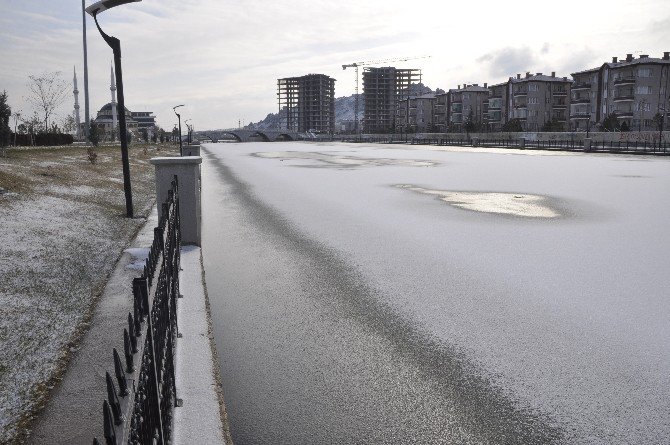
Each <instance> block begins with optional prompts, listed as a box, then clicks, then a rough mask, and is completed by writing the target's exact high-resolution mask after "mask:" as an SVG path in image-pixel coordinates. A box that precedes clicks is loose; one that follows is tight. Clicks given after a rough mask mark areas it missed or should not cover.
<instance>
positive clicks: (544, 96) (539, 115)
mask: <svg viewBox="0 0 670 445" xmlns="http://www.w3.org/2000/svg"><path fill="white" fill-rule="evenodd" d="M509 84H510V88H509V89H510V90H511V91H510V95H509V96H508V101H507V103H508V108H507V115H508V119H510V120H511V119H519V120H520V122H521V127H522V128H523V130H524V131H547V130H551V131H561V130H566V129H567V126H568V113H569V111H568V110H569V106H570V85H571V84H572V81H570V80H568V78H567V77H556V73H555V72H552V73H551V75H550V76H546V75H543V74H542V73H537V74H534V75H533V74H530V73H526V76H525V77H521V75H520V74H517V77H516V78H515V79H511V80H510V81H509ZM550 123H551V124H552V125H551V127H549V124H550Z"/></svg>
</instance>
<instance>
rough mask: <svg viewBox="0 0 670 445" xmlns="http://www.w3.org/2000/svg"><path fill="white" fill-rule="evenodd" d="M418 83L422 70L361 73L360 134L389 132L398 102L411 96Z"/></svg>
mask: <svg viewBox="0 0 670 445" xmlns="http://www.w3.org/2000/svg"><path fill="white" fill-rule="evenodd" d="M419 83H421V70H418V69H399V68H395V67H392V66H391V67H381V68H365V70H364V71H363V103H364V104H365V106H364V110H365V111H364V112H363V131H364V132H366V133H388V132H391V131H394V129H395V127H396V122H395V121H396V109H397V107H398V102H400V101H401V100H404V99H407V98H408V97H409V96H410V87H411V85H414V84H419Z"/></svg>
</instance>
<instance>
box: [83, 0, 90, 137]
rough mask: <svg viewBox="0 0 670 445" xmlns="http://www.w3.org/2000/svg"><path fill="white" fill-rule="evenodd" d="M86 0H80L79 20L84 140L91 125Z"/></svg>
mask: <svg viewBox="0 0 670 445" xmlns="http://www.w3.org/2000/svg"><path fill="white" fill-rule="evenodd" d="M85 1H86V0H81V19H82V22H83V25H84V139H85V140H88V134H89V129H90V125H91V123H90V122H89V119H90V117H89V116H90V112H89V109H88V50H87V48H86V5H85V4H84V2H85Z"/></svg>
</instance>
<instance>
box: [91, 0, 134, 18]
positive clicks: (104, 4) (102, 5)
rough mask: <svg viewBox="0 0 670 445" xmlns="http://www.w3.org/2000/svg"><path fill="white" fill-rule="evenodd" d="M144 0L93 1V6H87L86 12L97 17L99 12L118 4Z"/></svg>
mask: <svg viewBox="0 0 670 445" xmlns="http://www.w3.org/2000/svg"><path fill="white" fill-rule="evenodd" d="M141 1H142V0H101V1H99V2H95V3H93V4H92V5H91V6H89V7H88V8H86V12H87V13H89V14H90V15H91V16H92V17H95V16H96V15H97V14H98V13H100V12H102V11H106V10H108V9H112V8H114V7H116V6H121V5H125V4H126V3H136V2H141Z"/></svg>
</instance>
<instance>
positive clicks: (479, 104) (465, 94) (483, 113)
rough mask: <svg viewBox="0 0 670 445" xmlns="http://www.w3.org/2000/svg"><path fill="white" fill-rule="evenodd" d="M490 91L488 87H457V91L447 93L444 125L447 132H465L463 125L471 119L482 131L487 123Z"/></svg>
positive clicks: (475, 85) (485, 85) (451, 90)
mask: <svg viewBox="0 0 670 445" xmlns="http://www.w3.org/2000/svg"><path fill="white" fill-rule="evenodd" d="M489 95H490V91H489V89H488V85H487V84H486V83H485V84H484V86H483V87H482V86H479V85H478V84H473V85H467V84H466V85H463V88H461V86H460V85H458V88H457V89H450V90H449V91H448V92H447V98H446V99H447V103H446V107H445V109H446V125H447V128H448V131H454V132H462V131H465V124H466V122H467V121H468V119H470V118H471V119H472V121H473V123H474V125H475V126H477V127H478V128H479V129H481V130H484V129H485V128H486V125H487V122H488V103H489Z"/></svg>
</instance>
